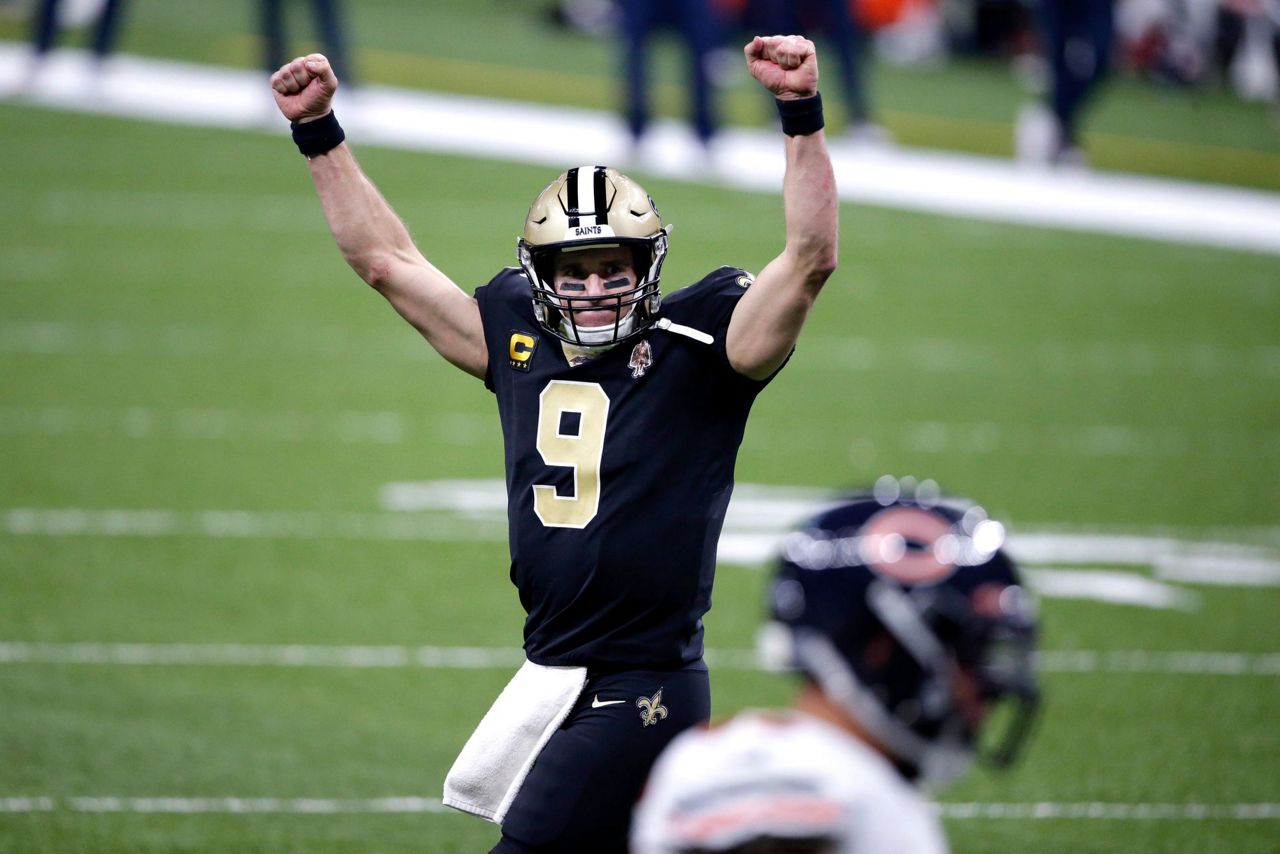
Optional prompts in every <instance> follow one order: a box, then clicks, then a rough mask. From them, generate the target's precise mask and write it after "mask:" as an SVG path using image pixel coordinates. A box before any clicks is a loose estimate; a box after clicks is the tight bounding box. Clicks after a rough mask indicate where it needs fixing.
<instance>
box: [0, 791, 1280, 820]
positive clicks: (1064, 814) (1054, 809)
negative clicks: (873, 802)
mask: <svg viewBox="0 0 1280 854" xmlns="http://www.w3.org/2000/svg"><path fill="white" fill-rule="evenodd" d="M935 809H936V810H937V812H938V813H939V815H941V816H942V818H944V819H946V820H948V821H967V820H997V819H1017V820H1028V819H1029V820H1058V821H1274V820H1276V819H1280V803H1268V802H1260V803H1234V804H1206V803H1185V804H1175V803H1108V802H1104V801H1085V802H1066V803H1063V802H1052V801H1040V802H1036V803H975V802H967V803H966V802H961V803H941V804H937V805H935ZM61 811H66V812H81V813H129V814H139V815H151V814H178V815H199V814H218V815H247V814H257V813H271V814H277V813H285V814H295V815H338V814H417V813H447V812H450V810H449V809H448V808H447V807H445V806H444V804H443V803H442V802H441V799H440V798H436V797H422V796H419V795H405V796H401V797H384V798H274V797H147V798H139V797H121V796H117V795H109V796H98V797H67V798H53V797H8V798H0V813H50V812H61Z"/></svg>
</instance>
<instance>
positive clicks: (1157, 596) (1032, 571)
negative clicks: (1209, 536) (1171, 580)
mask: <svg viewBox="0 0 1280 854" xmlns="http://www.w3.org/2000/svg"><path fill="white" fill-rule="evenodd" d="M1023 576H1024V577H1025V578H1026V581H1027V584H1028V585H1029V586H1030V587H1031V588H1032V589H1033V590H1035V592H1036V594H1037V595H1039V596H1041V597H1045V598H1050V599H1091V600H1094V601H1098V602H1110V603H1111V604H1114V605H1138V606H1142V607H1146V608H1171V609H1177V610H1180V611H1194V610H1196V609H1197V608H1198V607H1199V606H1200V597H1199V596H1197V595H1196V594H1195V593H1193V592H1191V591H1189V590H1183V589H1182V588H1180V587H1174V586H1172V585H1169V584H1163V583H1161V582H1159V581H1155V580H1153V579H1151V578H1147V577H1146V576H1145V575H1138V574H1136V573H1133V572H1114V571H1110V570H1102V569H1052V568H1043V567H1037V568H1031V567H1027V568H1024V569H1023Z"/></svg>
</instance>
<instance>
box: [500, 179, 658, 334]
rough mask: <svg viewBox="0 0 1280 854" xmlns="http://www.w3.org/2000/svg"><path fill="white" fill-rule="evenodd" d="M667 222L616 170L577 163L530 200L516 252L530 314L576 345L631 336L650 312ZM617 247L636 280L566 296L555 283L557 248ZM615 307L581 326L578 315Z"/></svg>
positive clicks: (637, 187)
mask: <svg viewBox="0 0 1280 854" xmlns="http://www.w3.org/2000/svg"><path fill="white" fill-rule="evenodd" d="M670 231H671V227H670V226H664V225H663V224H662V217H661V216H660V215H659V213H658V209H657V207H656V206H655V205H654V203H653V198H652V197H651V196H650V195H649V194H648V193H646V192H645V191H644V188H643V187H641V186H640V185H639V184H637V183H636V182H635V181H632V180H631V179H630V178H628V177H627V176H626V175H623V174H622V173H621V172H619V171H618V170H616V169H610V168H607V167H605V166H594V167H593V166H579V167H575V168H573V169H570V170H569V171H567V172H565V173H564V174H563V175H561V176H560V177H558V178H556V179H555V180H554V181H552V182H551V184H549V185H548V186H547V188H546V189H545V190H543V191H542V192H541V193H540V194H539V195H538V198H536V199H534V202H533V205H532V206H531V207H530V208H529V215H528V217H526V218H525V222H524V235H523V236H522V237H521V238H520V240H519V242H518V244H517V247H516V257H517V258H518V259H519V261H520V266H521V268H523V269H524V272H525V275H526V276H527V277H528V278H529V281H530V283H532V285H533V313H534V315H535V316H536V317H537V319H538V322H539V323H540V324H541V325H542V326H543V327H544V328H545V329H546V330H547V331H548V332H550V333H551V334H552V335H554V336H556V337H557V338H559V339H561V340H562V341H567V342H568V343H570V344H574V345H577V346H580V347H603V346H610V345H613V344H616V343H618V342H619V341H623V340H625V339H627V338H630V337H632V336H634V335H638V334H640V333H641V332H643V331H644V330H645V329H647V328H648V327H649V326H650V325H651V324H652V323H653V321H654V320H656V319H657V315H658V308H659V306H660V304H661V300H662V297H661V294H660V293H659V290H658V279H659V274H660V273H661V271H662V261H663V259H664V258H665V257H666V254H667V235H668V234H669V233H670ZM609 246H622V247H625V248H629V249H630V250H631V251H632V255H633V257H634V259H635V260H634V264H633V266H634V267H635V271H636V284H635V287H632V288H628V289H626V290H622V291H618V292H615V293H610V294H609V296H608V297H605V298H604V299H603V300H602V299H601V298H599V297H588V296H565V295H563V294H557V293H556V291H555V287H554V274H555V261H556V256H557V255H558V253H560V252H566V251H574V250H577V249H585V248H589V247H609ZM602 308H604V309H612V308H616V309H617V311H618V314H617V317H616V319H615V320H614V322H613V323H610V324H607V325H604V326H595V327H590V326H584V325H581V324H579V323H578V322H577V320H576V318H577V315H578V314H580V313H582V312H586V311H600V310H601V309H602Z"/></svg>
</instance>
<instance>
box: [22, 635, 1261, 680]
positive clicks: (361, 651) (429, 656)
mask: <svg viewBox="0 0 1280 854" xmlns="http://www.w3.org/2000/svg"><path fill="white" fill-rule="evenodd" d="M707 661H708V662H709V663H710V664H711V666H713V667H716V668H719V669H723V670H757V669H759V666H758V664H757V661H756V656H755V653H754V652H753V651H751V650H742V649H710V650H707ZM523 662H524V654H523V652H521V650H520V649H519V648H517V647H476V646H340V645H332V646H323V645H315V644H239V643H213V644H195V643H171V644H165V643H92V642H85V643H50V642H26V641H0V664H39V665H95V666H101V665H110V666H130V667H285V668H310V667H325V668H338V669H351V670H377V669H396V668H425V669H450V670H488V669H504V670H514V669H515V668H517V667H519V666H520V665H521V664H522V663H523ZM1040 670H1041V671H1042V672H1044V673H1063V674H1087V673H1147V674H1156V675H1181V676H1269V677H1270V676H1280V653H1248V652H1207V651H1175V652H1151V651H1146V650H1109V651H1107V650H1045V651H1043V652H1042V653H1040Z"/></svg>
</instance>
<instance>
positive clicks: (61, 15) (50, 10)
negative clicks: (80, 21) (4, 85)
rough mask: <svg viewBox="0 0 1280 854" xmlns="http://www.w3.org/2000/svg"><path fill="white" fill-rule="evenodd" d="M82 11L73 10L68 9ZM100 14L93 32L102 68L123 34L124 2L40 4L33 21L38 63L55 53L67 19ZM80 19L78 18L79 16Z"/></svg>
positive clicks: (51, 0)
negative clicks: (121, 17) (90, 13)
mask: <svg viewBox="0 0 1280 854" xmlns="http://www.w3.org/2000/svg"><path fill="white" fill-rule="evenodd" d="M69 5H70V6H74V7H79V8H71V9H69V8H68V6H69ZM95 9H96V10H98V14H97V23H96V25H95V27H94V31H93V45H92V50H93V59H94V62H96V63H98V64H101V63H102V62H103V61H104V60H105V59H106V58H107V55H108V54H110V53H111V48H112V46H113V45H114V44H115V40H116V36H117V34H118V33H119V32H120V15H121V13H122V12H123V10H124V0H104V2H95V3H79V4H66V3H64V2H63V0H40V2H39V4H38V5H37V6H36V8H35V14H34V15H33V16H32V19H31V47H32V49H33V50H34V52H35V60H36V61H37V62H39V61H40V60H42V59H44V57H45V56H46V55H48V53H49V51H50V50H52V49H53V45H54V43H55V42H56V41H57V40H58V30H59V29H61V27H62V26H64V25H65V24H67V23H69V22H68V21H67V18H68V16H69V15H70V14H72V13H75V12H81V13H83V12H84V11H89V12H92V11H93V10H95ZM77 17H78V15H77Z"/></svg>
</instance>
